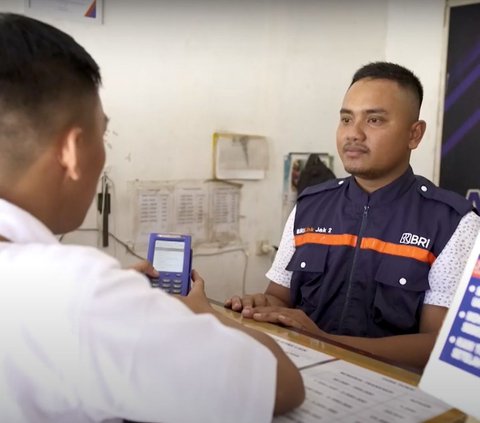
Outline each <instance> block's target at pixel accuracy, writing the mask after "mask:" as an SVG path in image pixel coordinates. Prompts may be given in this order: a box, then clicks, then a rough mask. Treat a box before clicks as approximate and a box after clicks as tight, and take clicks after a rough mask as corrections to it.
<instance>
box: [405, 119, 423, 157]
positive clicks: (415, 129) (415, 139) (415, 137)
mask: <svg viewBox="0 0 480 423" xmlns="http://www.w3.org/2000/svg"><path fill="white" fill-rule="evenodd" d="M426 129H427V124H426V123H425V121H424V120H417V121H416V122H415V123H414V124H413V125H412V127H411V128H410V141H409V143H408V147H409V148H410V150H415V149H416V148H417V147H418V144H420V141H422V138H423V134H425V130H426Z"/></svg>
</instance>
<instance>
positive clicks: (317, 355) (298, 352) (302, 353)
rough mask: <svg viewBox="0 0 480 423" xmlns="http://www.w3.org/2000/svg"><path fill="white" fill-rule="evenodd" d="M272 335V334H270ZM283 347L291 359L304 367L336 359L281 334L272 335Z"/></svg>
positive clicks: (300, 367)
mask: <svg viewBox="0 0 480 423" xmlns="http://www.w3.org/2000/svg"><path fill="white" fill-rule="evenodd" d="M269 335H270V334H269ZM270 336H271V337H272V338H273V339H275V341H277V343H278V344H279V345H280V347H282V349H283V351H284V352H285V353H286V354H287V355H288V357H289V358H290V360H292V361H293V363H294V364H295V365H296V366H297V367H298V368H299V369H302V368H304V367H307V366H311V365H313V364H320V363H325V362H327V361H331V360H336V359H335V357H332V356H331V355H328V354H324V353H322V352H320V351H316V350H314V349H313V348H309V347H304V346H303V345H300V344H297V343H296V342H291V341H288V340H287V339H284V338H280V337H279V336H275V335H270Z"/></svg>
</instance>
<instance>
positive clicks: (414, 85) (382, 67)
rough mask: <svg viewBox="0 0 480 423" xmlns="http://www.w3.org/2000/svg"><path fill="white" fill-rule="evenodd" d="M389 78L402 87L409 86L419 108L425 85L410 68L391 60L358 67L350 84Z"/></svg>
mask: <svg viewBox="0 0 480 423" xmlns="http://www.w3.org/2000/svg"><path fill="white" fill-rule="evenodd" d="M364 78H370V79H388V80H391V81H395V82H396V83H397V84H399V85H400V86H401V87H404V88H407V89H409V90H410V91H412V93H413V94H414V95H415V96H416V97H417V100H418V108H419V109H420V107H421V105H422V101H423V87H422V83H421V82H420V79H418V77H417V76H416V75H415V74H414V73H413V72H412V71H411V70H409V69H407V68H405V67H403V66H400V65H397V64H396V63H390V62H372V63H369V64H367V65H365V66H362V67H361V68H360V69H358V70H357V71H356V72H355V74H354V75H353V78H352V83H351V84H350V86H352V85H353V84H355V82H357V81H359V80H360V79H364Z"/></svg>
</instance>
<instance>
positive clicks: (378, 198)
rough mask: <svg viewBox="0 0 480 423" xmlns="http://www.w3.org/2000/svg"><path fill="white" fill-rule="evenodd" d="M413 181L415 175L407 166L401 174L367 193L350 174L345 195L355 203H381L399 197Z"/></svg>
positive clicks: (372, 204) (375, 204)
mask: <svg viewBox="0 0 480 423" xmlns="http://www.w3.org/2000/svg"><path fill="white" fill-rule="evenodd" d="M415 181H416V178H415V175H414V174H413V170H412V168H411V167H410V166H409V167H408V169H407V170H406V172H405V173H404V174H403V175H402V176H400V177H399V178H397V179H396V180H394V181H393V182H391V183H389V184H388V185H385V186H384V187H382V188H380V189H377V190H376V191H374V192H372V193H371V194H369V193H368V192H365V191H364V190H363V189H362V188H360V186H359V185H358V184H357V182H356V181H355V178H354V177H353V176H351V177H350V178H348V186H347V191H346V195H347V197H348V199H349V200H351V201H353V202H354V203H356V204H361V205H366V204H368V205H370V206H377V205H383V204H385V203H389V202H390V201H393V200H395V199H397V198H399V197H400V196H401V195H402V194H404V193H405V192H406V191H407V190H408V189H409V188H410V187H411V185H412V184H413V183H414V182H415Z"/></svg>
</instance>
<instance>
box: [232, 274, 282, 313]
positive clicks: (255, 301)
mask: <svg viewBox="0 0 480 423" xmlns="http://www.w3.org/2000/svg"><path fill="white" fill-rule="evenodd" d="M223 306H224V307H226V308H231V309H232V310H233V311H238V312H242V315H243V316H245V317H249V318H251V317H252V309H253V308H255V307H271V306H277V307H288V306H290V289H289V288H285V287H284V286H281V285H279V284H277V283H275V282H270V284H269V285H268V287H267V289H266V290H265V293H264V294H253V295H244V296H243V297H240V296H238V295H234V296H233V297H232V298H229V299H227V300H225V302H224V303H223Z"/></svg>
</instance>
